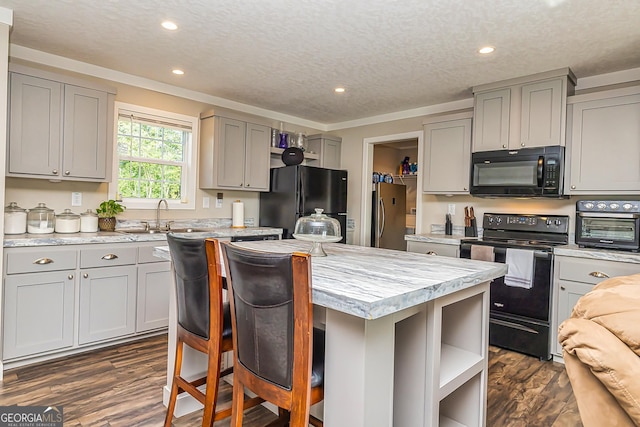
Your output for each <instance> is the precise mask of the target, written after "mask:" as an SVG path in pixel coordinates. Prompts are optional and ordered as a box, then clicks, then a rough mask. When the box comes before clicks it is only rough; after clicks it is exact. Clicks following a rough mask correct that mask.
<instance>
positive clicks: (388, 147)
mask: <svg viewBox="0 0 640 427" xmlns="http://www.w3.org/2000/svg"><path fill="white" fill-rule="evenodd" d="M423 138H424V133H423V132H422V131H416V132H406V133H401V134H394V135H385V136H379V137H373V138H365V139H364V141H363V143H364V147H363V153H364V156H363V161H364V165H363V168H362V170H363V175H362V183H363V186H362V188H363V194H362V199H361V206H362V209H361V215H362V216H361V219H360V224H361V229H360V245H362V246H371V235H372V192H373V188H374V184H373V173H374V172H381V173H387V174H389V175H391V176H392V178H393V181H394V182H395V183H398V184H404V185H406V186H407V190H408V191H407V207H406V214H408V216H407V221H406V223H407V224H408V228H409V230H408V231H414V232H415V233H420V221H419V220H416V219H417V218H420V203H418V202H417V201H418V200H420V198H419V197H418V194H422V182H421V180H420V169H419V168H418V170H417V172H416V174H415V175H413V176H403V175H402V174H400V173H399V172H400V169H399V168H400V164H401V162H402V160H404V157H407V156H408V157H409V161H410V163H414V162H415V163H416V164H417V163H421V162H419V161H418V159H420V158H421V157H422V149H423V148H422V147H423ZM374 165H375V167H374ZM376 168H378V169H376ZM405 234H406V230H405Z"/></svg>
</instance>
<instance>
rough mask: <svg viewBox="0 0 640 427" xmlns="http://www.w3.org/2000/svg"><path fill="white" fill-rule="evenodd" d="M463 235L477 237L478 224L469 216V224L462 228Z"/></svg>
mask: <svg viewBox="0 0 640 427" xmlns="http://www.w3.org/2000/svg"><path fill="white" fill-rule="evenodd" d="M464 237H478V225H477V223H476V219H475V218H471V225H470V226H469V227H465V228H464Z"/></svg>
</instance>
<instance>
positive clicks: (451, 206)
mask: <svg viewBox="0 0 640 427" xmlns="http://www.w3.org/2000/svg"><path fill="white" fill-rule="evenodd" d="M447 213H448V214H450V215H455V214H456V205H455V204H453V203H449V205H448V206H447Z"/></svg>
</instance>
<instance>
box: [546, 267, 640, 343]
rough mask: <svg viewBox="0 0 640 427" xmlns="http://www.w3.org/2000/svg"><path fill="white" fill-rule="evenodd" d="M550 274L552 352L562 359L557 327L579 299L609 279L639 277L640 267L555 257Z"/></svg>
mask: <svg viewBox="0 0 640 427" xmlns="http://www.w3.org/2000/svg"><path fill="white" fill-rule="evenodd" d="M553 270H554V272H553V275H554V287H553V289H554V298H553V300H554V301H555V303H554V307H553V316H552V318H553V321H552V325H551V330H552V343H551V344H552V347H551V348H552V350H555V351H554V354H555V355H556V356H562V346H561V345H560V343H558V326H560V324H561V323H562V322H563V321H564V320H565V319H568V318H569V317H570V316H571V311H572V310H573V307H575V305H576V302H577V301H578V300H579V299H580V297H582V296H583V295H585V294H586V293H587V292H589V291H591V290H592V289H593V287H594V286H595V285H597V284H598V283H600V282H602V281H603V280H605V279H607V278H609V277H616V276H627V275H631V274H638V273H640V264H635V263H627V262H621V261H607V260H596V259H592V258H577V257H570V256H561V255H557V256H556V257H555V259H554V263H553Z"/></svg>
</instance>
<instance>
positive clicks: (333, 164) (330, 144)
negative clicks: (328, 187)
mask: <svg viewBox="0 0 640 427" xmlns="http://www.w3.org/2000/svg"><path fill="white" fill-rule="evenodd" d="M341 150H342V143H341V142H340V141H334V140H331V139H323V141H322V148H321V156H322V158H321V159H320V166H322V167H323V168H327V169H340V161H341V158H342V153H341Z"/></svg>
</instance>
